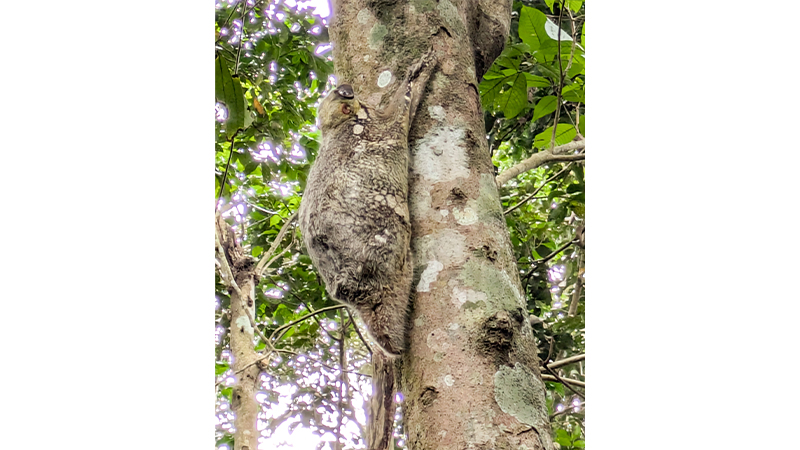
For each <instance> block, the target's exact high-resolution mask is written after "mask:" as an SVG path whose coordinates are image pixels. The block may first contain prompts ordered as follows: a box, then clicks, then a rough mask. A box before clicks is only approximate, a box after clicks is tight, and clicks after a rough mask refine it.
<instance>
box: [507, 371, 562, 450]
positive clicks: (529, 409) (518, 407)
mask: <svg viewBox="0 0 800 450" xmlns="http://www.w3.org/2000/svg"><path fill="white" fill-rule="evenodd" d="M544 391H545V387H544V383H542V381H541V380H540V379H539V378H537V377H536V375H535V374H534V373H533V371H531V370H530V369H529V368H528V367H527V366H524V365H522V364H520V363H516V364H514V368H513V369H512V368H511V367H508V366H500V369H499V370H498V371H497V372H495V374H494V399H495V401H497V405H498V406H499V407H500V409H501V410H502V411H503V412H504V413H506V414H509V415H511V416H513V417H514V418H515V419H517V420H518V421H519V422H520V423H523V424H525V425H528V426H531V427H533V428H534V429H535V430H536V434H537V435H538V436H539V439H541V441H542V444H543V445H544V448H545V449H546V450H551V449H552V448H553V440H552V438H551V437H550V421H549V418H548V417H547V404H546V403H545V396H544Z"/></svg>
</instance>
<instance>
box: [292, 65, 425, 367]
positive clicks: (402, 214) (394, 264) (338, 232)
mask: <svg viewBox="0 0 800 450" xmlns="http://www.w3.org/2000/svg"><path fill="white" fill-rule="evenodd" d="M435 64H436V60H435V58H434V57H433V53H432V52H430V53H428V54H427V55H426V56H424V57H423V58H422V60H420V62H418V63H417V64H415V65H414V66H413V67H412V68H411V69H409V71H408V75H407V77H406V79H405V82H404V83H403V84H402V85H401V86H400V88H399V90H398V92H396V93H395V95H394V96H393V97H392V99H391V101H390V102H389V104H388V105H387V106H386V107H385V108H382V109H373V108H370V107H368V106H366V105H364V104H363V103H362V102H361V101H359V99H358V98H357V97H356V95H355V92H354V90H353V87H352V86H350V85H348V84H344V85H340V86H339V87H337V88H336V89H334V90H332V91H331V92H330V94H328V96H327V97H325V99H324V100H323V101H322V103H321V104H320V107H319V111H318V113H319V114H318V117H319V124H320V130H321V132H322V145H321V147H320V150H319V154H318V156H317V159H316V161H315V162H314V165H313V166H312V167H311V171H310V173H309V175H308V180H307V183H306V190H305V193H304V195H303V201H302V203H301V205H300V216H299V217H300V230H301V231H302V233H303V241H304V243H305V245H306V248H307V249H308V253H309V255H310V256H311V260H312V261H313V263H314V265H315V266H316V268H317V270H318V271H319V274H320V275H321V276H322V280H323V281H324V282H325V286H326V288H327V291H328V294H330V296H331V297H333V298H334V299H335V300H336V301H338V302H340V303H343V304H345V305H347V306H349V307H351V309H353V310H355V311H356V312H357V313H358V315H359V316H360V317H361V319H363V321H364V323H365V324H366V325H367V328H368V330H369V333H370V335H371V336H372V338H373V339H374V340H375V341H376V342H377V343H378V344H379V345H380V347H381V349H382V350H383V351H384V353H386V354H387V355H389V356H397V355H400V354H401V353H402V352H403V350H404V348H405V332H406V319H407V315H408V302H409V297H410V294H411V278H412V266H411V265H412V261H411V251H410V239H411V222H410V220H409V214H408V162H409V153H408V130H409V127H410V125H411V121H412V120H413V116H414V109H416V106H417V104H418V103H419V99H420V96H421V95H422V92H423V91H424V89H425V84H426V83H427V81H428V78H429V77H430V74H431V72H432V71H433V68H434V67H435Z"/></svg>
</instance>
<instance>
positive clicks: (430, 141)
mask: <svg viewBox="0 0 800 450" xmlns="http://www.w3.org/2000/svg"><path fill="white" fill-rule="evenodd" d="M465 134H466V133H465V131H464V129H463V128H457V127H451V126H439V127H434V128H432V129H431V130H430V131H429V132H428V133H426V134H425V136H424V137H422V138H421V139H419V140H417V141H416V144H415V148H414V154H415V159H414V161H415V164H414V172H415V173H416V174H418V175H421V176H422V177H424V178H426V179H427V180H429V182H434V181H435V182H438V183H441V182H446V181H451V180H454V179H456V178H459V177H461V178H467V177H469V175H470V170H469V160H468V158H467V152H466V149H465V148H464V136H465Z"/></svg>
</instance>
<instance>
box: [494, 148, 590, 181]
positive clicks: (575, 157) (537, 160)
mask: <svg viewBox="0 0 800 450" xmlns="http://www.w3.org/2000/svg"><path fill="white" fill-rule="evenodd" d="M584 148H586V139H581V140H580V141H573V142H569V143H566V144H564V145H559V146H558V147H555V148H553V149H552V150H544V151H541V152H539V153H535V154H534V155H533V156H531V157H530V158H528V159H526V160H524V161H522V162H521V163H519V164H517V165H516V166H514V167H512V168H510V169H508V170H506V171H504V172H503V173H501V174H500V175H498V176H497V186H498V187H500V186H503V185H504V184H506V183H508V182H509V180H511V179H512V178H514V177H516V176H517V175H519V174H521V173H523V172H527V171H529V170H533V169H535V168H537V167H539V166H541V165H544V164H547V163H549V162H554V161H581V160H584V159H586V153H585V152H581V153H578V154H572V155H567V154H565V153H566V152H569V151H574V150H581V149H584Z"/></svg>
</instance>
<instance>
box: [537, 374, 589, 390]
mask: <svg viewBox="0 0 800 450" xmlns="http://www.w3.org/2000/svg"><path fill="white" fill-rule="evenodd" d="M542 380H544V381H555V382H557V383H558V382H559V381H560V380H559V379H558V378H556V377H554V376H552V375H548V374H546V373H545V374H542ZM561 381H566V382H567V383H569V384H574V385H575V386H578V387H582V388H585V387H586V382H585V381H580V380H573V379H572V378H563V377H562V378H561ZM562 384H563V383H562Z"/></svg>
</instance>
